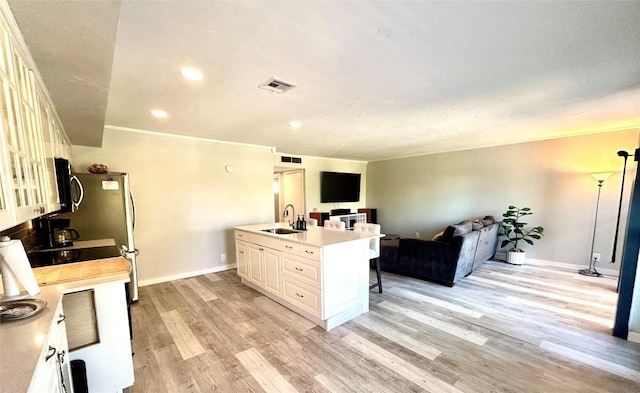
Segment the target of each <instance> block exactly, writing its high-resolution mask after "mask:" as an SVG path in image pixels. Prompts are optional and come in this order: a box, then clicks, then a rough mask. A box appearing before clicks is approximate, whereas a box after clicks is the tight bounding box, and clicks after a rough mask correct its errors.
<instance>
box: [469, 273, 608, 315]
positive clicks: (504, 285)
mask: <svg viewBox="0 0 640 393" xmlns="http://www.w3.org/2000/svg"><path fill="white" fill-rule="evenodd" d="M467 278H468V279H469V280H473V281H480V282H484V283H490V285H494V286H498V287H500V288H506V289H510V290H513V291H516V292H524V293H529V294H532V295H536V296H542V297H546V298H549V299H554V300H560V301H562V302H566V303H572V304H579V305H583V306H589V307H590V308H598V309H601V310H605V311H609V312H613V311H614V309H615V307H614V305H612V304H602V303H601V302H597V301H593V300H585V299H580V298H576V297H573V296H569V295H560V294H557V293H553V292H549V291H542V290H539V289H532V288H527V287H523V286H518V285H513V284H510V283H506V282H500V281H497V280H488V279H486V278H483V277H471V276H469V277H467Z"/></svg>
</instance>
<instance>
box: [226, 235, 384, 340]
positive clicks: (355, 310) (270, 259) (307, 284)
mask: <svg viewBox="0 0 640 393" xmlns="http://www.w3.org/2000/svg"><path fill="white" fill-rule="evenodd" d="M279 227H281V225H280V224H274V223H268V224H257V225H247V226H239V227H235V228H234V229H235V234H234V235H235V244H236V261H237V265H238V276H240V278H241V279H242V282H243V283H244V284H245V285H247V286H249V287H251V288H253V289H254V290H256V291H258V292H260V293H262V294H264V295H265V296H267V297H269V298H271V299H273V300H274V301H276V302H278V303H280V304H282V305H284V306H285V307H287V308H289V309H290V310H292V311H295V312H296V313H298V314H300V315H302V316H304V317H305V318H307V319H309V320H311V321H313V322H314V323H316V324H317V325H319V326H321V327H323V328H324V329H326V330H331V329H333V328H334V327H336V326H338V325H340V324H342V323H344V322H346V321H348V320H350V319H352V318H355V317H357V316H358V315H361V314H364V313H366V312H367V311H369V244H370V241H371V239H374V238H376V237H381V236H384V234H379V235H377V234H372V233H361V232H353V231H338V230H332V229H327V228H324V227H308V229H307V230H306V231H296V232H293V233H283V234H277V233H274V232H271V231H268V230H269V229H273V228H279ZM282 228H284V229H286V228H285V227H282ZM285 232H286V231H285Z"/></svg>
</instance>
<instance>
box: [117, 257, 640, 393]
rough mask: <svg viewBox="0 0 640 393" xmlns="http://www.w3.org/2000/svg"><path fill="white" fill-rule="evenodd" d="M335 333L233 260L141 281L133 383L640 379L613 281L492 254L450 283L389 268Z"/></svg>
mask: <svg viewBox="0 0 640 393" xmlns="http://www.w3.org/2000/svg"><path fill="white" fill-rule="evenodd" d="M383 287H384V293H383V294H378V293H377V291H371V298H370V304H371V311H370V312H369V313H367V314H365V315H362V316H360V317H358V318H356V319H354V320H352V321H350V322H347V323H346V324H344V325H342V326H340V327H338V328H336V329H334V330H332V331H331V332H326V331H324V330H322V329H321V328H319V327H317V326H315V325H314V324H312V323H310V322H308V321H307V320H306V319H304V318H302V317H300V316H298V315H297V314H295V313H293V312H291V311H289V310H288V309H286V308H284V307H282V306H280V305H279V304H277V303H275V302H273V301H271V300H270V299H268V298H266V297H264V296H262V295H260V294H258V293H257V292H255V291H253V290H251V289H249V288H247V287H245V286H244V285H242V284H241V283H240V280H239V278H238V277H237V276H236V274H235V270H231V271H226V272H222V273H216V274H209V275H205V276H199V277H194V278H189V279H184V280H178V281H173V282H168V283H162V284H156V285H151V286H147V287H143V288H141V289H140V301H139V302H138V303H137V304H135V305H133V307H132V313H133V326H134V340H133V346H134V351H135V356H134V365H135V377H136V383H135V385H134V386H133V387H131V388H130V389H127V391H128V392H131V393H133V392H154V393H156V392H214V391H217V392H422V391H429V392H563V393H564V392H580V393H588V392H616V393H623V392H640V371H639V370H640V345H639V344H636V343H632V342H627V341H625V340H621V339H618V338H614V337H612V336H611V335H610V331H611V326H612V321H613V318H614V314H615V302H616V298H617V297H616V293H615V287H616V281H615V280H614V279H612V278H600V279H597V278H591V277H584V276H580V275H578V274H576V273H575V272H571V271H563V270H560V269H557V268H546V267H535V266H512V265H507V264H504V263H501V262H489V263H487V264H485V265H484V266H483V267H481V268H480V269H479V270H477V271H476V272H474V273H473V274H472V275H471V276H469V277H467V278H465V279H463V280H462V281H460V282H459V283H458V284H457V285H456V286H455V287H453V288H448V287H444V286H440V285H437V284H432V283H429V282H426V281H421V280H414V279H410V278H407V277H401V276H396V275H392V274H384V273H383Z"/></svg>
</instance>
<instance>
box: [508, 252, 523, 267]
mask: <svg viewBox="0 0 640 393" xmlns="http://www.w3.org/2000/svg"><path fill="white" fill-rule="evenodd" d="M526 260H527V253H526V252H524V251H522V252H520V251H507V263H510V264H512V265H524V262H525V261H526Z"/></svg>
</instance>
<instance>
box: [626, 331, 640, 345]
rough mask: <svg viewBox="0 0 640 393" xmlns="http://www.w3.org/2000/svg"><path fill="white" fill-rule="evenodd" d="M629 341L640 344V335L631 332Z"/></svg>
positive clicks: (628, 337)
mask: <svg viewBox="0 0 640 393" xmlns="http://www.w3.org/2000/svg"><path fill="white" fill-rule="evenodd" d="M627 340H629V341H633V342H634V343H640V333H638V332H629V335H628V336H627Z"/></svg>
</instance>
